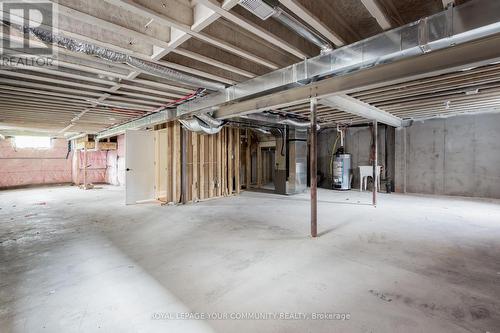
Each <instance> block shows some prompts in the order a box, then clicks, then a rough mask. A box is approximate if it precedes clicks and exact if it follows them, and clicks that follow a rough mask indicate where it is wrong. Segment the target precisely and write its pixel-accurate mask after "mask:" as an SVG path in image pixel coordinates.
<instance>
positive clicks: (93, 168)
mask: <svg viewBox="0 0 500 333" xmlns="http://www.w3.org/2000/svg"><path fill="white" fill-rule="evenodd" d="M84 161H85V159H84V152H83V151H71V152H69V154H68V141H66V140H65V139H53V140H52V147H51V148H50V149H34V148H25V149H16V148H15V147H14V139H11V138H9V139H6V140H1V141H0V188H4V187H13V186H24V185H42V184H58V183H74V184H82V183H83V169H84V165H85V162H84ZM87 182H88V183H94V184H98V183H109V184H112V185H124V184H125V136H124V135H121V136H119V137H118V150H116V151H115V150H110V151H92V150H89V151H87Z"/></svg>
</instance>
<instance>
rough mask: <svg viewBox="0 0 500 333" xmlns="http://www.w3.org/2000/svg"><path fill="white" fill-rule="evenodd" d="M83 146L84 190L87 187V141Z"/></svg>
mask: <svg viewBox="0 0 500 333" xmlns="http://www.w3.org/2000/svg"><path fill="white" fill-rule="evenodd" d="M83 144H84V147H83V189H84V190H86V189H87V188H88V186H87V164H88V160H87V142H84V143H83Z"/></svg>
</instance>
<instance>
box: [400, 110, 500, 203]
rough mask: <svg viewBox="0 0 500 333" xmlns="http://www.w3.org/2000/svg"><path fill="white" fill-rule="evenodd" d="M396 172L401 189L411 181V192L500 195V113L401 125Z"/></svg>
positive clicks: (491, 196)
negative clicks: (405, 126)
mask: <svg viewBox="0 0 500 333" xmlns="http://www.w3.org/2000/svg"><path fill="white" fill-rule="evenodd" d="M405 131H406V149H405V138H404V137H405V136H404V133H405ZM405 151H406V154H405ZM405 169H406V171H405ZM396 174H397V177H396V190H397V191H398V192H404V189H405V183H406V190H407V192H410V193H425V194H444V195H458V196H473V197H486V198H500V114H498V113H496V114H495V113H483V114H476V115H462V116H456V117H450V118H442V119H432V120H427V121H420V122H415V123H413V125H412V126H411V127H408V128H406V129H398V130H397V132H396Z"/></svg>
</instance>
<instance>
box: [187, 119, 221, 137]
mask: <svg viewBox="0 0 500 333" xmlns="http://www.w3.org/2000/svg"><path fill="white" fill-rule="evenodd" d="M179 122H180V123H181V124H182V125H183V126H184V128H186V129H187V130H188V131H191V132H195V133H204V134H210V135H214V134H217V133H219V132H220V131H221V130H222V128H223V126H220V127H214V128H212V127H207V126H206V125H205V124H204V123H203V122H202V121H201V120H199V119H197V118H193V119H179Z"/></svg>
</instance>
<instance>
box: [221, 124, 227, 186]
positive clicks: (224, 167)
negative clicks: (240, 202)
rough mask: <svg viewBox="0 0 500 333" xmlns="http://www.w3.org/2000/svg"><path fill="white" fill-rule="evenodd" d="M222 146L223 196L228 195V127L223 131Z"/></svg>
mask: <svg viewBox="0 0 500 333" xmlns="http://www.w3.org/2000/svg"><path fill="white" fill-rule="evenodd" d="M221 133H222V138H221V145H222V180H221V184H222V196H226V195H227V135H226V134H227V127H224V128H223V129H222V131H221Z"/></svg>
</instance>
